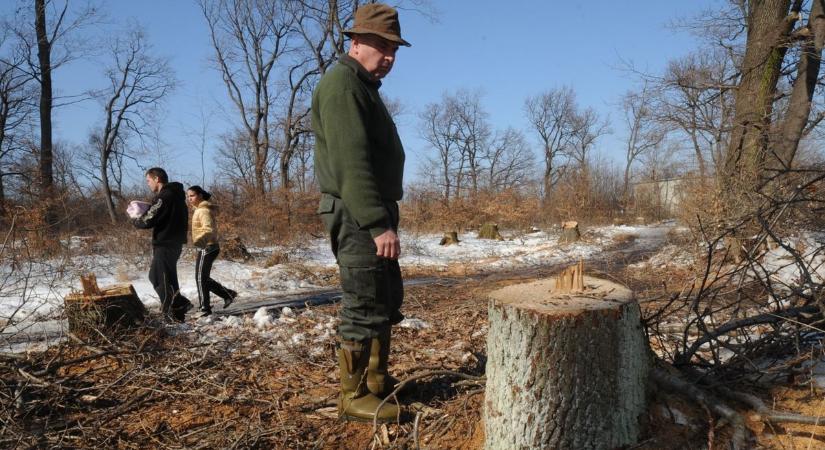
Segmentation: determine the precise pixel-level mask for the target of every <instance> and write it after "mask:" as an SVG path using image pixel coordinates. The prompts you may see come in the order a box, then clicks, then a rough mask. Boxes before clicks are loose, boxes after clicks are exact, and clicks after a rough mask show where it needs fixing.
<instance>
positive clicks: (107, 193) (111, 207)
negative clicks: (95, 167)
mask: <svg viewBox="0 0 825 450" xmlns="http://www.w3.org/2000/svg"><path fill="white" fill-rule="evenodd" d="M102 145H105V144H102ZM104 152H105V151H104ZM100 181H101V182H102V183H103V197H104V198H103V201H104V202H106V211H107V212H108V213H109V221H110V222H111V223H112V225H116V224H117V216H116V215H115V203H114V202H113V201H112V188H111V186H109V157H108V155H107V154H106V153H104V154H103V155H101V158H100Z"/></svg>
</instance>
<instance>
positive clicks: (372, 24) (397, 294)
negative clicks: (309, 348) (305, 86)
mask: <svg viewBox="0 0 825 450" xmlns="http://www.w3.org/2000/svg"><path fill="white" fill-rule="evenodd" d="M344 33H346V34H347V35H348V36H349V37H350V38H351V42H350V48H349V51H348V53H347V54H346V55H342V56H341V58H340V61H339V62H338V64H337V65H336V66H335V67H333V68H332V69H331V70H330V71H329V72H327V73H326V74H325V75H324V76H323V77H322V78H321V81H320V82H319V83H318V87H317V88H316V89H315V92H314V93H313V96H312V129H313V131H314V132H315V146H316V148H315V176H316V179H317V180H318V184H319V185H320V188H321V202H320V205H319V207H318V212H319V213H320V214H321V217H322V219H323V221H324V225H325V226H326V229H327V231H328V232H329V235H330V240H331V244H332V251H333V253H334V254H335V257H336V260H337V261H338V266H339V270H340V275H341V288H342V290H343V298H342V306H341V312H340V319H341V323H340V325H339V327H338V335H339V338H340V347H339V349H338V364H339V370H340V375H341V401H340V405H339V416H341V417H342V418H344V419H354V420H369V421H371V420H373V419H374V418H375V417H376V416H377V418H378V420H379V421H391V420H395V419H396V418H397V417H398V416H399V408H398V406H397V405H396V404H394V403H391V402H387V403H385V404H384V405H383V406H382V407H381V408H380V409H379V408H378V405H379V404H380V402H381V399H382V398H384V397H385V396H386V395H387V394H388V393H389V392H390V391H392V389H394V388H395V384H396V383H397V382H398V380H396V379H394V378H392V377H391V376H389V374H388V373H387V359H388V357H389V347H390V327H391V326H392V325H393V324H396V323H398V322H400V321H401V320H402V319H403V318H404V316H402V315H401V313H400V311H399V309H400V307H401V302H402V300H403V296H404V292H403V286H402V282H401V271H400V268H399V266H398V256H399V254H400V252H401V241H400V240H399V238H398V234H397V232H398V204H397V202H398V201H399V200H401V196H402V177H403V174H404V148H403V147H402V145H401V140H400V139H399V137H398V132H397V131H396V128H395V123H394V122H393V120H392V117H390V113H389V112H388V111H387V108H386V106H385V105H384V102H383V101H382V100H381V97H380V96H379V94H378V88H379V87H380V86H381V81H380V80H381V79H382V78H383V77H385V76H386V75H387V74H388V73H389V72H390V70H391V69H392V66H393V63H394V62H395V53H396V51H397V50H398V47H399V46H401V45H404V46H409V45H410V44H409V43H408V42H407V41H405V40H404V39H402V38H401V27H400V25H399V22H398V12H397V11H396V10H395V9H393V8H391V7H389V6H387V5H384V4H380V3H370V4H365V5H362V6H361V7H360V8H358V10H357V11H356V12H355V22H354V24H353V27H352V28H351V29H349V30H346V31H345V32H344Z"/></svg>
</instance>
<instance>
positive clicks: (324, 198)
mask: <svg viewBox="0 0 825 450" xmlns="http://www.w3.org/2000/svg"><path fill="white" fill-rule="evenodd" d="M333 211H335V198H334V197H333V196H331V195H327V194H321V201H320V202H319V203H318V214H329V213H331V212H333Z"/></svg>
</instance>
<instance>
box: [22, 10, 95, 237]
mask: <svg viewBox="0 0 825 450" xmlns="http://www.w3.org/2000/svg"><path fill="white" fill-rule="evenodd" d="M69 4H70V2H69V0H62V1H61V0H35V1H34V9H33V11H26V10H22V9H21V10H19V15H20V17H19V18H18V20H17V21H16V22H17V26H16V27H15V33H16V34H17V37H18V38H19V39H20V40H21V42H22V43H23V45H24V46H25V47H26V48H27V49H28V54H29V59H28V66H29V70H30V71H31V75H32V76H33V77H34V78H35V79H36V80H37V82H38V83H39V84H40V106H39V109H40V146H39V147H40V151H39V165H38V172H39V186H40V200H41V201H43V202H44V203H45V204H46V205H47V208H46V213H45V217H44V219H45V221H46V223H47V224H49V225H53V224H55V223H56V221H57V216H56V213H55V210H54V208H53V205H52V203H53V199H54V194H55V193H54V189H53V188H54V173H53V159H54V156H53V149H52V110H53V108H54V106H55V104H54V100H55V99H54V95H53V92H52V73H53V71H54V70H55V69H57V68H58V67H60V66H61V65H63V64H65V63H66V62H68V61H71V60H72V59H73V58H74V56H75V51H76V50H77V49H78V48H82V46H81V45H78V41H77V40H75V36H73V35H74V34H76V33H77V31H78V30H79V29H80V28H82V27H83V26H85V25H87V24H89V23H90V22H91V21H92V20H93V19H94V18H95V17H96V15H97V9H96V8H95V7H94V6H93V5H91V4H86V5H85V6H84V7H81V8H76V9H73V10H70V8H69ZM29 14H31V15H29ZM31 19H33V20H31ZM30 20H31V21H30ZM24 24H31V25H34V28H33V29H32V28H28V27H27V26H26V25H24ZM32 30H33V31H34V32H33V33H32ZM35 53H36V60H35V59H34V55H35Z"/></svg>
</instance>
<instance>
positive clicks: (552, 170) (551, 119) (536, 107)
mask: <svg viewBox="0 0 825 450" xmlns="http://www.w3.org/2000/svg"><path fill="white" fill-rule="evenodd" d="M577 108H578V107H577V106H576V94H575V92H574V91H573V89H572V88H570V87H562V88H557V89H551V90H549V91H546V92H544V93H541V94H538V95H536V96H533V97H528V98H527V99H526V100H525V102H524V110H525V112H526V114H527V120H528V121H529V122H530V126H531V127H532V131H533V132H535V133H536V135H538V137H539V140H540V142H541V145H542V149H543V151H544V152H543V153H544V201H545V204H548V203H549V197H550V193H551V192H552V190H553V186H554V185H555V183H556V181H557V180H558V175H559V173H560V170H559V167H558V166H557V164H556V160H557V159H558V158H559V157H560V156H562V155H563V154H564V152H565V151H567V150H568V149H569V147H570V145H571V142H572V140H573V133H574V132H575V127H574V120H573V119H574V116H575V115H576V110H577Z"/></svg>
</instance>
